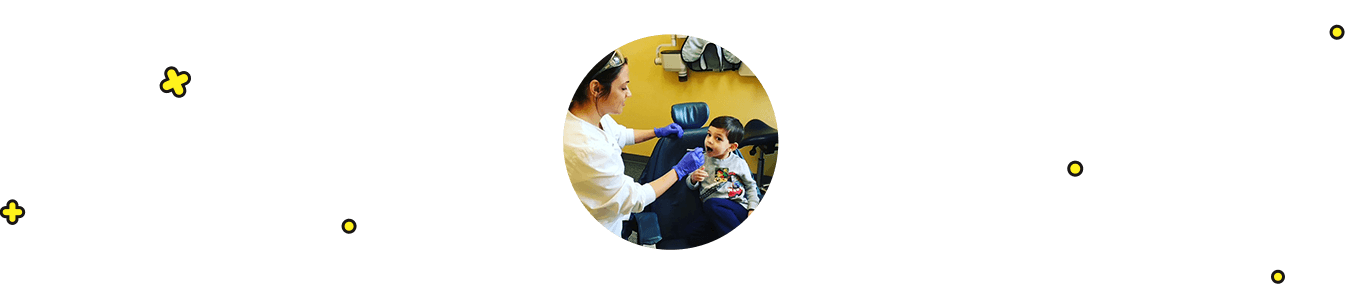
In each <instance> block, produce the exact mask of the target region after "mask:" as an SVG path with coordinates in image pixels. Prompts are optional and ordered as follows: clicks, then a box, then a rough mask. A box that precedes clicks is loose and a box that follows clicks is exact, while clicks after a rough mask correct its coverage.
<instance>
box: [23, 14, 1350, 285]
mask: <svg viewBox="0 0 1350 285" xmlns="http://www.w3.org/2000/svg"><path fill="white" fill-rule="evenodd" d="M1073 23H1077V22H1073ZM1331 24H1332V22H1327V20H1322V19H1314V20H1307V22H1210V20H1195V22H1191V20H1176V22H1158V20H1154V22H1147V23H1134V24H1103V26H1095V24H1072V23H1069V22H1053V20H1022V22H941V23H938V22H925V23H909V22H904V23H887V26H882V23H872V24H869V26H868V27H879V28H880V30H879V32H877V34H871V35H869V34H840V32H821V34H819V35H814V36H810V38H809V39H810V41H809V42H807V41H802V42H796V41H794V39H795V38H792V36H796V35H798V34H792V32H772V31H753V32H751V31H745V32H744V34H741V32H706V36H705V38H709V39H710V41H714V42H718V43H721V45H724V46H726V47H728V49H732V50H736V51H737V55H740V57H741V58H742V59H745V61H747V62H756V63H755V65H756V66H755V70H756V73H757V74H759V76H760V77H759V78H760V80H761V81H763V82H764V86H765V89H767V90H768V93H769V96H771V99H772V100H774V107H775V112H776V113H778V115H779V116H780V118H779V122H780V123H782V126H787V127H788V128H790V130H791V131H788V135H787V140H788V145H790V147H788V149H787V150H786V151H787V153H788V154H787V157H784V159H783V161H782V162H783V163H782V165H780V166H786V167H779V170H778V173H776V174H775V184H776V186H775V189H780V192H782V193H779V195H775V197H774V199H772V200H765V205H764V207H763V208H760V209H759V211H757V212H756V216H755V219H749V220H748V222H747V223H745V224H742V226H741V228H738V230H737V231H734V232H733V234H732V235H729V236H726V238H724V239H725V240H718V242H714V243H713V244H709V246H706V249H705V247H701V250H693V251H680V253H652V251H640V250H637V249H636V247H632V246H630V244H626V243H622V242H620V240H616V239H613V236H610V235H609V232H606V231H603V228H601V227H594V222H593V220H591V219H590V217H589V216H587V215H586V213H585V211H579V207H576V203H575V195H574V193H571V192H570V190H568V189H570V185H568V184H567V177H566V174H563V172H562V169H560V167H558V166H556V165H555V163H556V153H553V149H551V147H552V145H549V150H548V151H544V150H543V149H544V143H541V142H543V140H544V135H543V132H545V131H547V132H549V134H551V135H552V134H556V132H555V131H556V128H553V127H555V126H556V124H553V123H556V116H558V112H560V109H558V108H556V107H558V105H562V103H563V101H566V100H567V97H568V95H570V92H571V90H572V88H575V84H576V80H578V78H579V77H582V74H585V73H586V69H587V68H589V66H590V65H591V63H594V62H595V61H598V59H601V57H602V55H603V54H605V53H606V51H607V50H609V49H613V47H617V46H620V45H624V43H626V42H628V41H630V39H637V38H641V36H645V35H648V34H656V32H645V34H618V35H610V34H606V35H603V36H594V39H595V41H590V39H591V38H587V36H579V34H578V32H564V31H518V32H517V31H504V32H491V34H477V32H470V34H454V35H441V34H437V32H417V34H416V35H414V36H409V35H406V34H387V32H377V31H359V32H350V31H344V32H338V31H325V32H311V34H285V35H258V34H251V32H244V31H228V32H208V31H202V32H198V34H197V35H194V36H188V38H186V39H184V42H182V43H180V45H178V46H170V45H167V43H163V42H155V41H151V39H146V41H140V42H138V45H130V43H128V45H103V46H99V47H94V49H89V47H85V49H76V47H74V46H80V45H81V43H85V42H63V43H66V45H53V46H30V47H28V49H26V50H24V54H27V55H28V57H26V58H27V59H24V61H23V62H27V65H23V66H16V68H14V70H15V72H12V73H14V74H12V76H11V77H9V81H11V85H14V90H22V92H15V93H11V95H9V96H7V97H5V100H7V101H5V104H4V119H5V120H7V122H9V123H7V124H5V126H7V132H8V135H7V139H5V140H7V143H5V145H7V147H5V149H9V150H11V151H9V155H5V157H7V158H5V162H7V163H5V165H7V174H5V176H4V177H5V180H7V182H5V186H4V190H3V192H0V193H3V195H0V199H5V200H7V199H16V200H19V203H20V204H22V205H23V207H26V208H27V209H28V212H27V213H28V215H30V216H26V217H24V219H23V220H20V223H19V224H18V226H7V227H0V228H3V230H0V235H3V236H4V239H5V240H7V242H9V243H11V244H22V246H9V247H7V251H9V253H12V251H14V250H15V249H20V250H22V251H24V253H23V254H27V257H31V258H32V261H49V262H53V263H55V262H63V261H66V258H69V257H73V255H74V257H78V255H109V254H113V255H115V254H123V253H126V254H138V255H143V257H151V258H157V257H158V258H165V259H193V261H216V259H217V258H219V259H229V258H236V257H242V255H261V257H271V258H275V259H277V261H290V259H304V261H333V262H342V261H347V259H358V258H363V259H381V261H389V262H393V263H400V262H412V261H418V262H416V263H418V265H428V263H427V262H431V263H436V262H448V263H454V262H455V261H466V259H468V261H475V263H474V265H475V266H481V265H491V263H510V262H518V261H531V262H544V263H548V262H553V263H563V262H566V263H567V265H564V267H590V266H587V265H586V263H590V262H597V263H606V262H607V261H613V259H620V258H628V257H632V258H633V259H656V261H664V259H666V258H667V257H671V255H675V259H679V261H701V259H710V258H725V259H728V263H729V265H728V266H729V267H732V269H734V267H736V266H737V265H745V267H748V269H752V270H764V271H772V270H783V269H811V267H817V266H821V267H829V269H840V267H842V269H846V270H867V271H875V270H880V269H886V270H899V271H925V273H933V274H927V276H929V277H923V278H937V280H950V281H961V280H965V278H992V280H1019V278H1027V276H1037V274H1034V273H1033V271H1038V270H1045V271H1053V273H1050V274H1048V276H1045V277H1044V278H1046V280H1044V281H1046V282H1053V281H1054V280H1065V281H1066V282H1077V281H1083V280H1130V281H1158V280H1168V281H1174V280H1185V281H1207V282H1208V281H1215V282H1218V281H1233V282H1234V284H1261V282H1266V281H1268V280H1266V278H1268V276H1266V274H1269V271H1272V270H1274V269H1277V267H1278V269H1282V270H1284V271H1285V273H1287V276H1288V277H1289V278H1291V281H1289V282H1295V284H1296V281H1295V280H1301V281H1309V280H1335V277H1331V276H1328V274H1330V273H1331V271H1335V270H1334V269H1332V267H1331V266H1330V263H1326V262H1323V261H1331V257H1336V255H1343V254H1345V253H1342V251H1343V249H1341V247H1334V246H1332V240H1338V239H1342V240H1343V238H1345V236H1343V235H1342V234H1334V232H1338V231H1336V223H1338V220H1336V219H1335V215H1334V213H1335V212H1334V211H1335V209H1338V207H1339V205H1336V204H1335V203H1334V200H1331V199H1330V197H1332V196H1335V193H1336V192H1335V189H1338V188H1343V186H1339V184H1336V182H1338V181H1336V180H1334V178H1335V177H1338V174H1339V173H1343V167H1342V166H1339V161H1341V159H1342V158H1343V151H1341V150H1339V147H1336V146H1343V145H1345V143H1343V140H1342V139H1339V138H1341V136H1342V135H1339V134H1341V132H1343V128H1345V127H1343V122H1345V116H1343V113H1345V112H1343V107H1341V105H1335V104H1334V103H1336V101H1341V100H1342V99H1339V97H1343V96H1339V95H1343V93H1345V76H1346V72H1345V69H1343V68H1342V66H1346V65H1345V57H1343V54H1345V51H1346V47H1345V43H1346V42H1345V41H1330V39H1328V38H1326V32H1324V30H1326V28H1327V27H1330V26H1331ZM1342 24H1343V23H1342ZM965 31H975V32H965ZM688 34H694V35H705V34H703V32H694V31H690V32H688ZM333 35H342V36H333ZM470 39H471V41H470ZM803 39H806V38H803ZM803 42H805V43H803ZM535 45H543V46H540V49H537V50H536V49H533V47H535ZM174 49H178V50H181V53H174V54H163V53H162V50H174ZM70 50H85V51H86V53H77V55H70V54H72V53H61V51H70ZM795 50H814V51H817V53H818V54H822V55H819V57H822V58H819V59H802V58H801V57H803V55H801V53H796V51H795ZM58 54H63V55H58ZM833 55H838V57H837V58H832V57H833ZM883 55H884V57H883ZM826 58H828V59H826ZM761 62H763V63H761ZM630 63H632V65H639V63H643V65H649V62H630ZM166 66H177V68H178V69H181V70H186V72H190V73H192V74H193V81H192V84H189V85H188V86H186V92H188V93H186V95H185V96H184V97H182V99H174V97H173V96H170V95H163V93H162V92H159V90H158V89H151V88H158V86H157V85H154V84H158V81H159V80H162V77H163V74H161V72H162V70H163V68H166ZM761 66H763V68H761ZM670 76H674V74H670ZM697 76H698V74H694V76H691V81H694V82H697ZM292 77H293V78H292ZM691 84H693V82H691ZM545 113H547V116H548V118H547V119H549V120H548V122H553V123H549V124H547V126H548V127H545V124H544V123H541V122H543V119H545V118H544V116H545ZM807 131H818V134H822V135H809V134H805V132H807ZM792 132H796V134H798V135H794V134H792ZM825 134H829V135H825ZM551 135H549V138H553V136H551ZM533 158H537V159H539V163H532V165H539V166H537V167H539V172H533V173H529V172H525V173H516V172H520V170H524V169H521V167H520V163H514V161H512V159H517V161H518V159H525V161H529V159H533ZM1075 159H1077V161H1081V162H1083V163H1084V169H1083V174H1081V176H1080V177H1069V176H1068V173H1065V172H1064V170H1062V169H1064V166H1065V165H1066V163H1068V162H1069V161H1075ZM545 162H547V163H545ZM543 165H553V166H552V167H545V166H543ZM817 166H819V167H817ZM545 169H547V170H545ZM841 172H842V174H841ZM549 180H551V181H555V182H552V184H549V182H544V181H549ZM1342 216H1343V215H1342ZM348 217H351V219H355V220H356V222H358V223H359V224H360V228H359V230H358V231H356V232H355V234H352V235H344V234H342V222H343V220H344V219H348ZM578 228H589V230H585V231H582V230H578ZM338 249H342V250H338ZM485 249H489V250H485ZM612 251H614V253H612ZM612 254H617V255H612ZM652 254H657V255H659V254H666V255H664V257H652ZM877 259H879V261H877ZM560 261H562V262H560ZM575 261H585V262H580V263H579V265H578V263H576V262H575ZM864 261H871V262H864ZM855 263H856V265H859V266H856V267H853V266H845V265H855ZM883 271H884V270H883ZM902 276H903V274H902ZM917 276H923V274H917Z"/></svg>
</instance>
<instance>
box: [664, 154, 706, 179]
mask: <svg viewBox="0 0 1350 285" xmlns="http://www.w3.org/2000/svg"><path fill="white" fill-rule="evenodd" d="M699 167H703V148H701V147H700V148H695V149H694V150H693V151H690V152H686V153H684V157H683V158H680V162H679V163H676V164H675V167H671V169H673V170H675V175H677V176H679V177H677V178H684V177H685V176H686V175H689V173H692V172H694V170H698V168H699Z"/></svg>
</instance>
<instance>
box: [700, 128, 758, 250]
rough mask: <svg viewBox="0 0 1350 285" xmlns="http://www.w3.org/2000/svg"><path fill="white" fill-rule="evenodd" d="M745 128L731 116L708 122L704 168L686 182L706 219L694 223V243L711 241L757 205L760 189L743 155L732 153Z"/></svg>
mask: <svg viewBox="0 0 1350 285" xmlns="http://www.w3.org/2000/svg"><path fill="white" fill-rule="evenodd" d="M744 136H745V128H744V127H742V125H741V121H740V120H737V119H736V118H734V117H731V116H721V117H717V118H714V119H713V120H712V123H711V124H709V125H708V136H707V137H706V138H704V139H703V149H704V152H703V153H704V155H705V156H706V157H705V158H704V160H703V161H704V162H703V167H701V168H699V169H698V170H694V172H692V173H690V174H689V177H688V178H686V179H685V185H686V186H689V189H694V190H696V191H699V198H700V199H702V200H703V214H704V216H705V218H706V221H703V223H696V224H698V227H702V228H700V229H695V230H694V231H695V232H697V233H700V234H698V235H697V236H700V237H698V238H695V239H696V241H695V242H696V243H697V244H701V243H706V242H710V241H712V240H715V239H717V238H720V237H722V236H723V235H726V234H727V232H730V231H731V230H733V229H735V228H736V226H739V225H740V224H741V222H744V221H745V218H746V217H749V216H750V213H751V212H754V211H755V207H756V206H759V188H758V187H757V185H756V184H755V179H754V178H751V176H750V174H751V172H750V166H749V165H747V164H746V163H745V158H742V157H740V156H737V155H735V154H733V153H732V152H734V151H736V149H738V148H740V142H741V138H742V137H744Z"/></svg>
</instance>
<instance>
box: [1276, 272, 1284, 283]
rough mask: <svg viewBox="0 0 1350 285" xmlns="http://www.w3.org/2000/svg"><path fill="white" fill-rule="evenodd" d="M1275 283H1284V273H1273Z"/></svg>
mask: <svg viewBox="0 0 1350 285" xmlns="http://www.w3.org/2000/svg"><path fill="white" fill-rule="evenodd" d="M1275 281H1284V273H1279V272H1275Z"/></svg>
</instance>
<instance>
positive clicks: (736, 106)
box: [613, 35, 778, 175]
mask: <svg viewBox="0 0 1350 285" xmlns="http://www.w3.org/2000/svg"><path fill="white" fill-rule="evenodd" d="M708 40H709V41H712V42H713V43H717V39H708ZM676 43H677V44H684V39H680V40H678V41H677V42H676ZM661 44H670V35H657V36H651V37H646V38H642V39H639V40H636V41H633V42H630V43H628V44H626V45H623V46H622V47H619V51H620V52H622V53H623V55H624V56H627V57H628V76H629V81H630V82H631V83H629V84H628V87H629V89H630V90H632V91H633V97H631V98H628V101H627V102H626V104H627V106H626V107H624V109H623V114H620V115H616V116H613V117H614V120H615V121H618V122H619V123H620V124H623V125H624V126H628V127H629V128H634V129H650V128H655V127H660V126H665V125H668V124H670V123H671V122H672V121H671V119H670V106H671V105H675V104H679V103H685V102H705V103H708V111H709V114H708V119H709V120H710V121H711V120H712V118H716V117H717V116H733V117H736V118H737V119H740V120H741V123H742V124H745V123H749V122H750V120H751V119H759V120H761V121H764V123H766V124H769V126H770V127H773V128H775V129H777V128H778V120H776V119H774V116H773V106H772V105H771V104H769V96H768V94H767V93H765V92H764V87H763V86H761V85H760V84H759V79H758V78H755V77H744V76H740V75H738V74H736V72H735V71H723V72H711V71H707V72H693V71H691V72H689V80H688V81H686V82H680V78H679V76H678V74H677V73H675V72H666V71H664V70H662V69H661V66H660V65H656V63H655V61H654V60H655V59H656V46H658V45H661ZM678 47H679V46H676V47H667V48H663V50H673V49H678ZM727 50H730V51H731V52H733V53H734V52H736V47H727ZM736 55H737V56H738V57H741V58H742V59H745V58H747V56H749V57H750V58H753V56H754V55H742V54H739V53H738V54H736ZM745 63H746V66H749V65H753V61H751V60H746V62H745ZM704 126H707V124H706V123H705V124H704ZM655 146H656V140H651V141H648V142H645V143H640V144H636V145H630V146H627V147H624V149H623V152H625V153H631V154H637V155H642V156H648V155H651V154H652V148H653V147H655ZM741 153H742V154H744V155H745V156H746V157H745V160H746V162H748V163H749V164H750V169H751V170H755V171H758V169H759V168H758V167H759V166H758V161H757V160H758V159H759V158H758V157H757V156H751V155H750V148H748V147H747V148H742V149H741ZM777 156H778V154H777V153H775V154H771V155H768V156H766V157H764V162H765V163H764V164H765V165H764V175H773V169H774V166H775V165H776V162H777V160H778V158H777Z"/></svg>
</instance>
